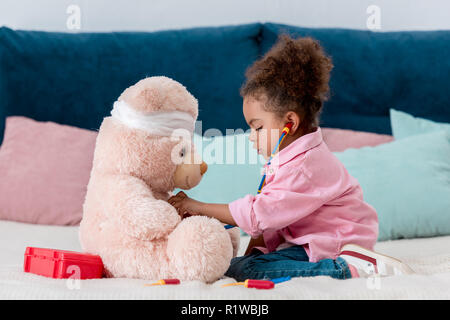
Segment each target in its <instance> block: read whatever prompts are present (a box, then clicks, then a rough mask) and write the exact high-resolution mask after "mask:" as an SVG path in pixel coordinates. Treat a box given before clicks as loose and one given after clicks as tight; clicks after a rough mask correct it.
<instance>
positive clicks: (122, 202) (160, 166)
mask: <svg viewBox="0 0 450 320" xmlns="http://www.w3.org/2000/svg"><path fill="white" fill-rule="evenodd" d="M119 100H123V101H125V102H127V103H128V104H129V105H130V106H132V107H133V108H135V110H138V111H140V112H146V113H148V112H153V111H171V110H178V111H184V112H188V113H190V114H191V115H192V116H193V117H194V118H195V119H196V118H197V115H198V103H197V100H196V99H195V98H194V97H193V96H192V95H191V94H190V93H189V92H188V91H187V90H186V88H185V87H184V86H182V85H181V84H180V83H178V82H176V81H174V80H172V79H170V78H167V77H150V78H146V79H143V80H141V81H139V82H138V83H137V84H135V85H134V86H131V87H130V88H128V89H126V90H125V91H124V92H123V93H122V95H121V96H120V97H119ZM178 143H179V142H178V141H172V140H171V139H170V137H161V136H152V135H150V134H149V133H147V132H145V131H143V130H139V129H132V128H128V127H127V126H125V125H124V124H123V123H121V122H120V121H118V120H117V119H114V118H112V117H106V118H104V120H103V122H102V124H101V126H100V130H99V133H98V136H97V141H96V148H95V152H94V160H93V168H92V171H91V176H90V180H89V184H88V187H87V194H86V199H85V202H84V205H83V219H82V221H81V225H80V241H81V245H82V247H83V250H84V251H85V252H88V253H93V254H98V255H100V256H101V258H102V260H103V263H104V265H105V270H106V276H108V277H127V278H142V279H163V278H178V279H180V280H201V281H205V282H213V281H215V280H217V279H218V278H220V277H221V276H222V275H223V274H224V273H225V271H226V270H227V268H228V266H229V263H230V260H231V258H232V257H234V256H236V254H237V250H238V246H239V231H238V230H237V228H232V229H229V230H225V229H224V227H223V226H224V225H223V224H222V223H220V222H219V221H218V220H216V219H213V218H209V217H204V216H192V217H189V218H185V219H183V220H181V218H180V216H179V215H178V213H177V211H176V209H175V208H174V207H172V206H171V205H170V204H169V203H168V202H167V199H168V198H169V197H170V196H171V195H172V191H173V189H174V188H175V187H179V188H181V187H182V186H178V185H176V183H175V182H174V181H177V179H174V176H175V175H177V176H178V178H179V179H178V180H181V181H187V182H189V187H190V188H192V187H194V186H195V185H196V184H198V183H199V182H200V179H201V175H202V174H203V173H202V172H201V170H200V164H198V163H194V164H186V163H180V164H176V163H174V161H173V158H172V157H171V156H172V150H173V149H174V148H175V147H176V145H177V144H178ZM190 143H191V144H192V142H190ZM187 150H191V151H190V152H191V153H195V150H194V147H193V145H192V146H191V148H190V149H189V148H187ZM187 156H193V154H188V155H187ZM195 156H198V155H197V154H195ZM180 176H181V178H182V179H180Z"/></svg>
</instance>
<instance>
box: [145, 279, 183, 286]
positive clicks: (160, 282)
mask: <svg viewBox="0 0 450 320" xmlns="http://www.w3.org/2000/svg"><path fill="white" fill-rule="evenodd" d="M165 284H180V280H179V279H161V280H158V281H157V282H155V283H146V284H145V286H163V285H165Z"/></svg>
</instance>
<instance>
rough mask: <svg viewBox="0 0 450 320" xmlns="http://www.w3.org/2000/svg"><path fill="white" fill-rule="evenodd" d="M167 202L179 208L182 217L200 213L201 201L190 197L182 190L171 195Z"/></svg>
mask: <svg viewBox="0 0 450 320" xmlns="http://www.w3.org/2000/svg"><path fill="white" fill-rule="evenodd" d="M167 202H169V204H171V205H172V206H174V207H175V209H177V211H178V214H179V215H180V216H181V218H187V217H189V216H195V215H199V214H200V213H199V212H198V207H199V204H200V202H199V201H196V200H194V199H191V198H189V197H188V196H187V194H185V193H184V192H183V191H180V192H178V193H177V194H176V195H174V196H172V197H170V198H169V199H168V200H167Z"/></svg>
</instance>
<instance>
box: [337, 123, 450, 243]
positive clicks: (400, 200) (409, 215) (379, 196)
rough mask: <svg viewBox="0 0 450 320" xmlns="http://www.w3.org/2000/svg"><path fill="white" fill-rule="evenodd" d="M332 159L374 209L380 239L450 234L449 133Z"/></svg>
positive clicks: (417, 137) (349, 152)
mask: <svg viewBox="0 0 450 320" xmlns="http://www.w3.org/2000/svg"><path fill="white" fill-rule="evenodd" d="M334 154H335V155H336V156H337V157H338V159H339V160H341V161H342V163H343V164H344V165H345V167H346V168H347V170H348V171H349V173H350V174H351V175H352V176H354V177H355V178H356V179H357V180H358V181H359V183H360V185H361V187H362V189H363V194H364V201H366V202H367V203H369V204H370V205H372V206H373V207H374V208H375V209H376V211H377V213H378V218H379V237H378V240H389V239H401V238H415V237H432V236H440V235H450V131H447V130H441V131H435V132H430V133H425V134H419V135H413V136H410V137H406V138H403V139H400V140H396V141H393V142H390V143H386V144H382V145H379V146H376V147H362V148H360V149H347V150H345V151H343V152H335V153H334Z"/></svg>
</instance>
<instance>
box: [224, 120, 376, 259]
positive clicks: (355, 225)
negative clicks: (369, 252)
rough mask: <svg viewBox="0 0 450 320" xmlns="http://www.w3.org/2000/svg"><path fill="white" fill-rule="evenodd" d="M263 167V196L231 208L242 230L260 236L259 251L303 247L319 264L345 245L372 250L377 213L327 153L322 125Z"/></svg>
mask: <svg viewBox="0 0 450 320" xmlns="http://www.w3.org/2000/svg"><path fill="white" fill-rule="evenodd" d="M264 168H265V170H266V172H267V176H266V182H265V185H264V187H263V189H262V191H261V193H260V194H257V195H250V194H249V195H247V196H245V197H243V198H240V199H238V200H235V201H233V202H231V203H230V204H229V209H230V212H231V215H232V216H233V218H234V220H235V221H236V223H237V225H238V226H239V227H240V228H241V229H242V230H244V231H245V232H246V233H248V234H249V235H250V236H251V237H253V238H256V237H258V236H259V235H261V234H263V237H264V242H265V245H266V248H263V247H257V248H258V249H260V250H261V251H262V252H264V253H268V252H271V251H274V250H276V249H277V247H278V246H279V245H280V244H281V243H283V242H287V244H284V245H287V246H289V245H294V244H297V245H303V246H304V248H305V250H306V253H307V254H308V256H309V261H311V262H317V261H319V260H322V259H328V258H331V259H336V257H337V256H338V254H339V250H340V248H341V247H342V246H343V245H345V244H347V243H353V244H358V245H360V246H363V247H365V248H368V249H373V246H374V244H375V242H376V240H377V237H378V216H377V213H376V211H375V209H374V208H373V207H372V206H371V205H369V204H368V203H366V202H364V200H363V192H362V189H361V186H360V185H359V183H358V181H357V180H356V179H355V178H354V177H352V176H351V175H350V174H349V173H348V171H347V169H346V168H345V167H344V165H343V164H342V163H341V162H340V161H339V160H338V158H337V157H336V156H335V155H334V154H333V153H332V152H331V151H330V150H329V149H328V146H327V145H326V144H325V142H324V141H323V139H322V131H321V128H320V127H318V128H317V130H316V131H315V132H311V133H309V134H306V135H304V136H302V137H300V138H298V139H297V140H295V141H294V142H292V143H291V144H289V145H288V146H287V147H285V148H284V149H282V150H281V151H280V152H278V153H277V154H276V155H275V156H274V157H273V159H272V161H271V164H270V166H267V165H264ZM256 187H257V186H255V188H256Z"/></svg>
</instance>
